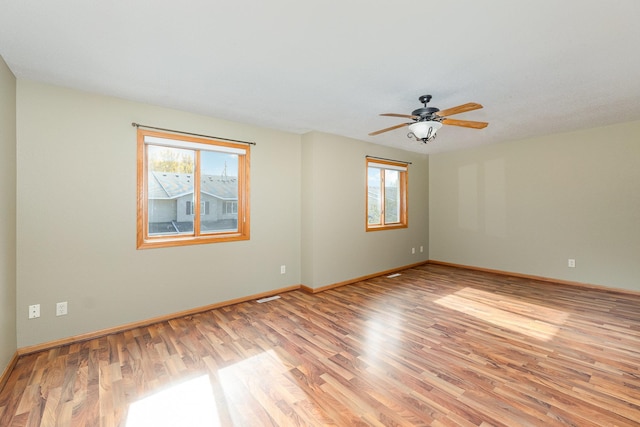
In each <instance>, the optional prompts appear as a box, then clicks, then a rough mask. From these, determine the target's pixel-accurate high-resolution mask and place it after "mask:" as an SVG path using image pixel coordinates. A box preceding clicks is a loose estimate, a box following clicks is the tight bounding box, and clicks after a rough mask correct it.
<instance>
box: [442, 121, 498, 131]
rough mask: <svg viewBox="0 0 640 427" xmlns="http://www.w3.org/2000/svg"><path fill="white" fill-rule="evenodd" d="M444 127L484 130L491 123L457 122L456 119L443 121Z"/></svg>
mask: <svg viewBox="0 0 640 427" xmlns="http://www.w3.org/2000/svg"><path fill="white" fill-rule="evenodd" d="M442 124H443V125H450V126H462V127H463V128H473V129H484V128H486V127H487V126H488V125H489V123H487V122H474V121H471V120H456V119H444V120H442Z"/></svg>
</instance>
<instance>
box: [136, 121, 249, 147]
mask: <svg viewBox="0 0 640 427" xmlns="http://www.w3.org/2000/svg"><path fill="white" fill-rule="evenodd" d="M131 126H133V127H136V128H146V129H155V130H163V131H165V132H173V133H181V134H183V135H191V136H201V137H203V138H209V139H221V140H223V141H230V142H239V143H241V144H249V145H256V143H255V142H250V141H241V140H239V139H229V138H221V137H219V136H211V135H202V134H199V133H191V132H185V131H181V130H174V129H165V128H159V127H155V126H147V125H141V124H140V123H136V122H133V123H131Z"/></svg>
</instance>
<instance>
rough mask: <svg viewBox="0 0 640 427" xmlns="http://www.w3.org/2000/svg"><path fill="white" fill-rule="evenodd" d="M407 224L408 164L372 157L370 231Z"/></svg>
mask: <svg viewBox="0 0 640 427" xmlns="http://www.w3.org/2000/svg"><path fill="white" fill-rule="evenodd" d="M407 226H408V219H407V165H406V164H405V163H398V162H393V161H387V160H378V159H375V160H374V159H369V158H368V159H367V231H375V230H388V229H391V228H406V227H407Z"/></svg>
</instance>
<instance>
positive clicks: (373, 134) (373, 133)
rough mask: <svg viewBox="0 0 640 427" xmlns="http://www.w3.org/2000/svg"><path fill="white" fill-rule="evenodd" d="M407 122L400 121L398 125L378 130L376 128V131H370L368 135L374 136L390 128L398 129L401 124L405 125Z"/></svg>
mask: <svg viewBox="0 0 640 427" xmlns="http://www.w3.org/2000/svg"><path fill="white" fill-rule="evenodd" d="M408 124H409V123H400V124H399V125H395V126H391V127H388V128H384V129H380V130H377V131H375V132H371V133H370V134H369V136H375V135H378V134H381V133H383V132H389V131H390V130H394V129H400V128H401V127H403V126H407V125H408Z"/></svg>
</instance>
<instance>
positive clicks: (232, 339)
mask: <svg viewBox="0 0 640 427" xmlns="http://www.w3.org/2000/svg"><path fill="white" fill-rule="evenodd" d="M38 425H41V426H106V427H111V426H126V427H141V426H154V427H156V426H169V425H170V426H189V427H193V426H205V425H207V426H209V425H213V426H218V425H220V426H296V425H307V426H330V425H333V426H408V425H433V426H553V425H575V426H581V427H582V426H637V425H640V296H633V295H628V294H622V293H616V292H613V291H602V290H596V289H582V288H576V287H572V286H566V285H560V284H553V283H547V282H539V281H534V280H528V279H522V278H513V277H506V276H500V275H494V274H491V273H481V272H473V271H468V270H463V269H457V268H453V267H446V266H438V265H425V266H421V267H417V268H413V269H409V270H406V271H404V272H402V275H400V276H399V277H395V278H387V277H378V278H374V279H370V280H367V281H364V282H361V283H357V284H354V285H348V286H344V287H340V288H336V289H332V290H329V291H326V292H322V293H319V294H315V295H311V294H307V293H305V292H302V291H293V292H288V293H285V294H282V295H281V298H280V299H277V300H274V301H270V302H267V303H263V304H258V303H256V302H246V303H242V304H237V305H233V306H229V307H224V308H220V309H216V310H212V311H208V312H205V313H202V314H198V315H194V316H188V317H184V318H180V319H176V320H171V321H168V322H162V323H159V324H155V325H152V326H149V327H144V328H138V329H133V330H130V331H127V332H124V333H120V334H114V335H110V336H106V337H103V338H100V339H94V340H90V341H86V342H81V343H77V344H73V345H68V346H64V347H60V348H56V349H52V350H49V351H44V352H40V353H36V354H31V355H27V356H23V357H22V358H20V360H19V361H18V363H17V366H16V368H15V369H14V371H13V372H12V374H11V376H10V377H9V379H8V381H7V384H6V386H5V388H4V389H3V390H2V391H1V392H0V426H38Z"/></svg>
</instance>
